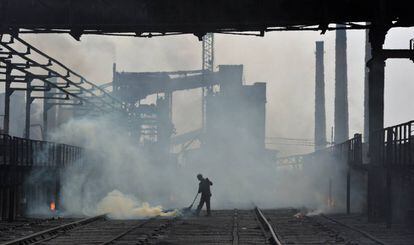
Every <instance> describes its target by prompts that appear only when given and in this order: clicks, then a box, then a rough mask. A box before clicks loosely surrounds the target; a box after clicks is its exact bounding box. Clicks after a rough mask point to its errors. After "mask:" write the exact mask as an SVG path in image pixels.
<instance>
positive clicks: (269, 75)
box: [23, 29, 414, 152]
mask: <svg viewBox="0 0 414 245" xmlns="http://www.w3.org/2000/svg"><path fill="white" fill-rule="evenodd" d="M23 38H25V39H27V40H28V41H29V42H30V43H32V44H34V45H35V46H37V47H39V48H40V49H41V50H43V51H45V52H46V53H48V54H50V55H52V56H53V57H56V58H57V59H58V60H61V61H63V63H65V64H67V65H68V66H69V67H71V68H73V69H74V70H76V71H79V72H80V73H81V74H83V75H85V76H86V77H87V78H89V79H90V80H91V81H95V82H96V83H97V84H101V83H106V82H110V81H111V79H112V63H113V62H116V63H117V66H118V69H119V70H124V71H174V70H191V69H200V67H201V42H199V41H198V39H197V38H196V37H195V36H193V35H182V36H175V37H157V38H152V39H143V38H130V37H128V38H126V37H122V38H121V37H102V36H83V37H82V39H81V42H77V41H75V40H74V39H72V38H71V37H70V36H69V35H31V36H23ZM334 38H335V33H334V32H328V33H327V34H325V35H320V34H319V33H318V32H276V33H267V34H266V36H265V37H245V36H230V35H216V36H215V55H216V56H215V57H216V59H215V64H216V65H219V64H243V65H244V66H245V73H244V80H245V83H246V84H252V83H254V82H267V86H268V90H267V136H281V137H293V138H309V139H310V138H312V137H313V127H314V126H313V122H314V116H313V113H314V80H315V78H314V77H315V74H314V72H315V69H314V64H315V54H314V52H315V41H320V40H323V41H325V78H326V112H327V124H326V125H327V127H328V129H327V131H328V134H327V135H328V138H330V127H331V126H332V125H333V100H334V98H333V91H334V59H335V57H334V54H335V50H334V49H335V45H334V44H335V43H334V41H335V40H334ZM410 38H414V29H395V30H392V31H390V33H389V35H388V38H387V40H386V45H385V47H386V48H408V43H409V39H410ZM364 44H365V33H364V31H349V32H348V68H349V69H348V78H349V86H348V91H349V113H350V117H349V119H350V122H349V123H350V135H353V134H354V133H357V132H362V130H363V86H364V85H363V82H364V57H365V54H364V50H365V49H364ZM413 77H414V64H413V63H412V61H409V60H392V61H388V62H387V67H386V89H385V91H386V92H385V100H386V106H385V124H386V126H388V125H393V124H397V123H402V122H405V121H409V120H411V119H414V111H413V110H411V108H410V107H411V103H410V102H411V101H410V97H411V96H412V91H414V83H412V81H411V80H412V78H413ZM200 106H201V98H200V91H184V92H179V93H175V94H174V111H173V114H174V121H175V124H176V128H177V132H178V133H182V132H186V131H189V130H192V129H196V128H198V127H199V126H200V117H201V112H200V109H199V108H200ZM273 147H274V146H273ZM279 148H281V149H282V150H288V152H292V151H294V150H298V151H303V150H312V148H309V147H308V148H303V147H302V148H294V149H292V148H291V147H290V149H285V148H286V147H279Z"/></svg>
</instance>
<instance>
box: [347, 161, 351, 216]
mask: <svg viewBox="0 0 414 245" xmlns="http://www.w3.org/2000/svg"><path fill="white" fill-rule="evenodd" d="M350 213H351V170H350V169H349V166H348V172H347V173H346V214H350Z"/></svg>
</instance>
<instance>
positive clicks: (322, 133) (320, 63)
mask: <svg viewBox="0 0 414 245" xmlns="http://www.w3.org/2000/svg"><path fill="white" fill-rule="evenodd" d="M323 55H324V43H323V41H319V42H316V74H315V150H319V149H322V148H325V147H326V113H325V72H324V60H323Z"/></svg>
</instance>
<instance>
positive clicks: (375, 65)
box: [367, 27, 387, 155]
mask: <svg viewBox="0 0 414 245" xmlns="http://www.w3.org/2000/svg"><path fill="white" fill-rule="evenodd" d="M386 33H387V30H386V29H385V28H375V27H373V28H372V29H371V30H370V32H369V40H370V43H371V52H372V58H371V60H370V61H369V62H368V64H367V66H368V68H369V74H368V93H369V96H368V127H369V139H371V138H372V133H373V132H375V131H377V130H381V129H383V128H384V80H385V60H384V57H383V56H382V55H381V51H382V45H383V44H384V41H385V35H386ZM371 150H372V144H370V155H372V154H375V153H374V152H371Z"/></svg>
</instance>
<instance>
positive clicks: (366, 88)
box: [364, 29, 372, 142]
mask: <svg viewBox="0 0 414 245" xmlns="http://www.w3.org/2000/svg"><path fill="white" fill-rule="evenodd" d="M371 58H372V55H371V44H370V41H369V30H368V29H367V30H365V64H368V61H369V60H370V59H371ZM368 98H369V68H368V66H365V78H364V142H368V139H369V119H368V118H369V106H368V100H369V99H368Z"/></svg>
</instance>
